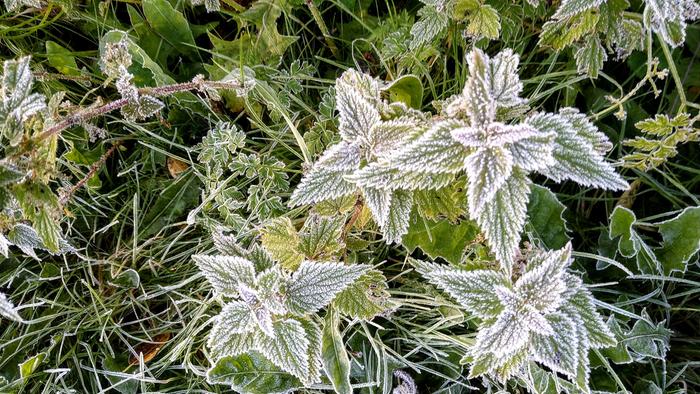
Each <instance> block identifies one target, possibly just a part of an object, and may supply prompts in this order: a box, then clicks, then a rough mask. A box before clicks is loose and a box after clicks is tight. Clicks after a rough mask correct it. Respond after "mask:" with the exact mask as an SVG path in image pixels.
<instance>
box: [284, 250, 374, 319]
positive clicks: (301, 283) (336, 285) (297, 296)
mask: <svg viewBox="0 0 700 394" xmlns="http://www.w3.org/2000/svg"><path fill="white" fill-rule="evenodd" d="M369 268H370V267H369V266H368V265H364V264H353V265H343V264H341V263H330V262H328V263H316V262H311V261H302V263H301V264H300V265H299V268H298V269H297V270H296V271H295V272H294V274H293V275H292V278H291V279H290V281H289V283H288V284H287V307H288V309H289V311H290V312H292V313H295V314H298V315H305V314H308V313H314V312H317V311H318V310H319V309H321V308H323V307H324V306H326V305H328V304H329V303H330V302H331V301H332V300H333V297H335V295H336V294H338V293H339V292H341V291H343V290H344V289H345V288H347V287H348V286H349V285H350V284H351V283H352V282H354V281H355V280H356V279H357V278H359V277H360V275H362V274H363V273H365V272H366V271H367V270H369Z"/></svg>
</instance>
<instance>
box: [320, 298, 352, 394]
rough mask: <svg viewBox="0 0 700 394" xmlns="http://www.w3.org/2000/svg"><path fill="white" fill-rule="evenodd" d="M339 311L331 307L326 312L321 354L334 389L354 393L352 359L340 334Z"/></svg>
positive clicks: (347, 393)
mask: <svg viewBox="0 0 700 394" xmlns="http://www.w3.org/2000/svg"><path fill="white" fill-rule="evenodd" d="M339 324H340V320H339V319H338V315H337V312H336V311H335V310H334V309H333V308H331V309H329V310H328V312H327V314H326V319H325V324H324V326H323V341H322V345H321V355H322V358H323V369H324V370H325V371H326V376H328V379H329V380H330V381H331V383H332V384H333V389H334V390H335V392H336V393H338V394H352V392H353V390H352V386H351V385H350V359H349V358H348V352H347V351H346V350H345V343H344V342H343V337H342V336H341V335H340V329H339V327H338V325H339Z"/></svg>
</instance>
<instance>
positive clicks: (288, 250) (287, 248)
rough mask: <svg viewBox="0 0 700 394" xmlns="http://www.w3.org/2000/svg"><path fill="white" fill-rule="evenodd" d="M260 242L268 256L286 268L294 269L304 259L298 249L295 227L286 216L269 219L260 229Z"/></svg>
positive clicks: (298, 241) (298, 239) (297, 235)
mask: <svg viewBox="0 0 700 394" xmlns="http://www.w3.org/2000/svg"><path fill="white" fill-rule="evenodd" d="M260 232H261V234H262V236H261V243H262V245H263V246H264V247H265V250H267V252H268V253H270V256H272V258H274V259H275V260H277V261H279V262H280V263H281V264H282V266H283V267H285V268H287V269H295V268H296V267H297V266H299V263H301V261H302V260H303V259H304V255H303V253H301V252H300V251H299V250H298V246H299V243H300V242H301V240H300V238H299V234H298V233H297V230H296V228H294V225H293V224H292V221H291V220H289V218H287V217H278V218H274V219H272V220H270V221H269V222H268V223H267V224H265V226H264V227H263V228H262V230H261V231H260Z"/></svg>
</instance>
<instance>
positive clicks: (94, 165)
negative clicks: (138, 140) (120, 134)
mask: <svg viewBox="0 0 700 394" xmlns="http://www.w3.org/2000/svg"><path fill="white" fill-rule="evenodd" d="M121 144H122V142H121V141H117V142H115V143H114V145H112V146H111V147H110V148H109V149H108V150H107V152H105V154H104V155H102V156H101V157H100V159H99V160H97V161H96V162H94V163H92V165H91V166H90V170H89V171H88V173H87V174H86V175H85V176H84V177H83V178H82V179H81V180H79V181H78V183H76V184H75V185H73V187H71V188H70V189H69V190H68V191H67V192H66V194H64V195H63V196H61V199H60V203H61V205H65V204H66V203H67V202H68V200H70V198H71V197H73V194H75V192H76V191H78V189H80V188H81V187H83V186H85V184H86V183H87V181H89V180H90V178H92V177H93V175H95V173H96V172H97V171H99V169H100V168H102V166H103V165H104V164H105V162H106V161H107V159H109V157H110V156H112V154H113V153H114V151H116V150H117V148H118V147H119V146H121Z"/></svg>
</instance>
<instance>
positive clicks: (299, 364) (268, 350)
mask: <svg viewBox="0 0 700 394" xmlns="http://www.w3.org/2000/svg"><path fill="white" fill-rule="evenodd" d="M272 324H273V331H274V336H273V337H268V336H265V337H259V340H258V343H257V344H256V345H257V346H256V349H257V350H258V351H260V352H263V354H265V355H266V356H267V357H269V358H270V361H272V362H273V363H274V364H275V365H277V366H278V367H280V368H282V370H284V371H287V372H289V373H290V374H292V375H294V376H296V377H298V378H299V379H300V380H301V381H302V382H304V383H313V382H310V381H309V380H310V379H309V378H310V375H309V357H308V351H309V339H308V338H307V337H306V331H304V327H303V326H302V325H301V323H300V322H299V321H298V320H296V319H286V320H277V321H275V322H273V323H272Z"/></svg>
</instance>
